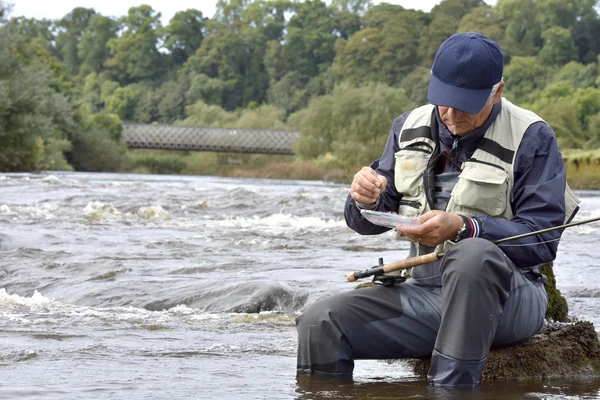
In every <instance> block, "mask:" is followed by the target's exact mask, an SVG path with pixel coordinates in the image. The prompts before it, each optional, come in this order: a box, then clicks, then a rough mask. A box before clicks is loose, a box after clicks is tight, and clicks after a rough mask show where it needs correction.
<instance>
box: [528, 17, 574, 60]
mask: <svg viewBox="0 0 600 400" xmlns="http://www.w3.org/2000/svg"><path fill="white" fill-rule="evenodd" d="M542 39H543V40H544V47H543V48H542V50H541V51H540V54H539V56H538V57H539V59H540V62H541V63H542V64H545V65H562V64H566V63H568V62H569V61H573V60H576V59H577V55H578V52H577V47H576V46H575V41H574V40H573V37H572V36H571V31H569V30H568V29H566V28H561V27H559V26H555V27H552V28H549V29H547V30H545V31H544V32H543V33H542Z"/></svg>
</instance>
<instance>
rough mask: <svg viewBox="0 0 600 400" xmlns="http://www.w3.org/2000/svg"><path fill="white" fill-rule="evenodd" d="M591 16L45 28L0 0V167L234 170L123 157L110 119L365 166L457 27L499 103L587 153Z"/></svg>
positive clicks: (317, 10)
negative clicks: (529, 115)
mask: <svg viewBox="0 0 600 400" xmlns="http://www.w3.org/2000/svg"><path fill="white" fill-rule="evenodd" d="M597 6H598V1H597V0H570V1H563V0H498V2H497V4H496V5H494V6H490V5H488V4H486V2H484V1H483V0H443V1H441V2H440V3H439V4H437V5H436V6H435V7H434V8H433V9H432V10H431V12H423V11H415V10H409V9H406V8H405V7H402V6H399V5H392V4H388V3H385V2H379V3H378V4H377V5H373V2H372V1H371V0H332V1H324V0H306V1H295V0H219V1H218V3H217V12H216V14H215V15H214V16H213V17H211V18H207V17H206V16H204V15H203V14H202V13H201V12H200V11H198V10H195V9H188V10H182V11H180V12H178V13H176V14H175V15H174V17H173V18H172V19H171V21H169V23H168V24H166V25H165V26H163V25H162V23H161V16H160V13H158V12H156V11H155V10H153V9H152V8H151V7H150V6H148V5H140V6H138V7H132V8H130V9H129V10H128V12H127V13H126V15H123V16H117V17H111V16H103V15H101V14H100V13H98V12H97V11H96V10H94V9H93V8H83V7H76V8H74V9H73V10H71V11H70V12H69V13H67V14H66V15H65V16H64V17H63V18H61V19H59V20H55V21H53V20H48V19H40V20H38V19H31V18H24V17H11V15H10V12H11V11H10V7H7V6H6V4H5V3H3V2H2V0H0V146H1V147H0V169H1V170H5V171H27V170H39V169H44V168H52V169H56V168H59V169H69V168H71V167H73V168H75V169H78V170H79V169H81V170H88V171H100V170H107V171H108V170H111V171H114V170H128V169H131V168H135V169H136V170H140V171H151V170H152V171H159V170H160V171H171V172H173V171H180V172H181V173H191V172H190V171H199V170H203V171H209V170H210V171H213V172H214V173H233V169H234V168H233V167H231V166H229V165H228V164H220V162H221V161H220V160H219V157H216V158H215V160H216V161H215V162H216V163H218V164H219V165H220V168H213V167H210V168H209V167H208V166H206V165H204V164H202V163H203V162H204V161H200V160H201V159H202V157H200V156H195V155H193V154H187V155H184V154H183V153H174V154H171V155H169V157H167V158H164V157H163V158H164V160H163V159H162V158H161V160H162V161H161V160H159V161H157V162H154V163H153V162H151V161H150V160H145V161H144V160H143V157H140V156H137V155H136V159H135V160H137V161H132V160H131V159H129V154H137V153H136V152H127V151H126V150H125V148H124V146H125V145H124V143H122V141H121V139H120V124H121V121H124V122H138V123H173V124H184V125H200V126H209V127H230V128H253V129H297V130H300V132H301V137H300V140H299V141H298V143H296V147H295V151H296V152H297V155H298V158H301V159H303V160H310V162H311V163H315V164H316V165H317V166H318V167H319V168H331V169H332V168H336V169H341V170H342V175H343V174H345V173H346V172H344V171H345V170H348V169H351V168H354V166H356V165H363V164H365V163H368V162H370V161H371V160H372V159H373V158H377V157H378V156H379V154H380V152H381V149H382V147H383V145H384V142H385V137H386V136H387V132H388V130H389V127H390V125H391V123H392V120H393V119H394V118H395V117H397V116H398V115H399V114H400V113H401V112H403V111H407V110H409V109H410V108H411V107H414V106H416V105H420V104H423V103H426V102H427V87H428V82H429V78H430V68H431V63H432V61H433V57H434V55H435V53H436V51H437V49H438V47H439V45H440V44H441V42H442V41H443V40H445V39H446V38H447V37H448V36H450V35H452V34H454V33H456V32H467V31H477V32H481V33H483V34H485V35H487V36H489V37H491V38H492V39H494V40H496V41H497V42H498V43H499V44H500V45H501V47H502V49H503V52H504V54H505V69H504V79H505V82H506V88H505V91H504V95H505V96H506V97H507V98H508V99H509V100H511V101H512V102H514V103H515V104H517V105H521V106H524V107H527V108H530V109H532V110H533V111H535V112H537V113H538V114H539V115H540V116H541V117H542V118H544V119H545V120H546V121H547V122H548V123H549V124H550V125H551V126H552V128H553V129H554V131H555V133H556V134H557V137H558V141H559V144H560V146H561V147H562V148H580V147H591V146H600V135H598V131H599V129H600V92H599V88H600V73H599V72H600V71H599V68H598V61H599V56H600V34H598V33H599V32H600V16H599V14H598V7H597ZM161 157H162V155H161ZM177 157H179V158H182V159H184V160H185V163H184V164H185V165H184V166H182V165H181V164H180V163H177V162H175V161H172V160H174V159H176V158H177ZM223 157H225V156H223ZM236 157H237V156H236ZM151 158H152V157H151ZM159 158H160V157H159ZM226 158H227V159H230V158H231V159H234V158H235V157H233V156H232V157H230V156H227V157H226ZM209 159H211V158H210V157H209ZM235 159H239V160H241V162H243V163H244V164H243V165H244V167H247V168H249V164H248V163H251V162H254V161H255V160H257V159H258V158H256V157H254V156H252V157H239V158H235ZM266 159H269V158H268V157H267V158H265V160H266ZM140 160H142V161H140ZM169 160H171V161H169ZM270 160H272V159H270ZM286 161H289V160H288V159H286ZM207 162H209V161H207ZM262 167H264V166H262ZM256 168H260V167H256ZM265 168H266V167H265ZM294 168H296V169H295V171H298V170H301V169H302V168H300V167H298V166H296V167H294ZM254 171H255V172H256V173H258V172H257V171H258V169H255V170H254ZM265 171H266V170H265ZM307 171H308V170H307ZM236 173H239V172H236ZM265 173H266V172H265ZM294 173H296V172H294ZM307 173H308V172H307ZM342 175H340V176H342ZM290 176H291V175H290Z"/></svg>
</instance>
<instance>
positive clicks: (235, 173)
mask: <svg viewBox="0 0 600 400" xmlns="http://www.w3.org/2000/svg"><path fill="white" fill-rule="evenodd" d="M128 154H129V156H128V162H127V163H126V170H127V172H136V173H153V174H183V175H215V176H228V177H237V178H266V179H299V180H303V179H306V180H323V181H331V182H338V183H347V184H349V183H350V182H351V181H352V177H353V176H354V174H355V173H356V172H357V171H358V170H359V169H360V168H361V167H362V166H361V165H356V166H340V165H338V164H336V163H335V162H331V161H329V162H326V161H318V162H308V161H302V162H301V161H298V160H297V159H296V157H294V156H284V155H263V154H235V153H215V152H183V151H170V150H132V151H130V152H129V153H128ZM563 156H564V159H565V163H566V166H567V180H568V182H569V185H570V186H571V187H572V188H573V189H579V190H581V189H588V190H600V150H587V151H585V150H567V151H565V152H563Z"/></svg>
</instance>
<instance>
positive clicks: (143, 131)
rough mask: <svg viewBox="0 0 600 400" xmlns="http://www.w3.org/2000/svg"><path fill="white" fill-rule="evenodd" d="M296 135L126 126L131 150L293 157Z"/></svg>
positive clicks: (200, 128)
mask: <svg viewBox="0 0 600 400" xmlns="http://www.w3.org/2000/svg"><path fill="white" fill-rule="evenodd" d="M298 136H299V132H297V131H276V130H260V129H224V128H202V127H197V126H179V125H155V124H123V140H124V141H125V142H126V143H127V146H128V147H129V148H137V149H172V150H196V151H219V152H228V153H260V154H294V153H293V151H292V144H293V143H294V141H295V140H296V139H298Z"/></svg>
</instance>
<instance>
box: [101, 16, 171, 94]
mask: <svg viewBox="0 0 600 400" xmlns="http://www.w3.org/2000/svg"><path fill="white" fill-rule="evenodd" d="M120 22H121V24H122V28H123V29H122V33H121V36H120V37H117V38H113V39H110V40H109V41H108V48H109V49H110V58H109V59H108V60H106V62H105V63H104V65H105V66H106V67H107V68H109V70H110V71H111V73H112V74H113V76H114V78H115V80H117V81H118V82H120V83H121V85H127V84H130V83H135V82H139V81H141V80H150V81H154V82H155V81H156V80H157V79H158V78H159V77H160V76H161V75H162V72H163V63H162V56H161V54H160V52H159V51H158V40H159V31H160V30H161V29H162V26H161V23H160V13H157V12H155V11H154V10H153V9H152V7H150V6H147V5H142V6H139V7H132V8H130V9H129V11H128V13H127V16H126V17H123V18H122V19H121V21H120Z"/></svg>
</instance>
